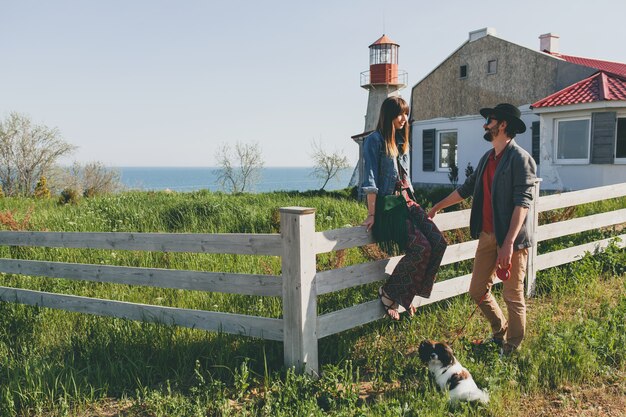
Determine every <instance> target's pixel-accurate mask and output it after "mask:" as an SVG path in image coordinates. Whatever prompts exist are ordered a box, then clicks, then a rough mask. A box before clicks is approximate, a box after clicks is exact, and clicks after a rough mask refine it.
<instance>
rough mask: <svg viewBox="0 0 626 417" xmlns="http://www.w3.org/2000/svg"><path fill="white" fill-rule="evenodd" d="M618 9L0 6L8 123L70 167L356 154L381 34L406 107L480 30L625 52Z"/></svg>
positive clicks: (117, 1) (603, 4)
mask: <svg viewBox="0 0 626 417" xmlns="http://www.w3.org/2000/svg"><path fill="white" fill-rule="evenodd" d="M624 16H626V1H623V0H595V1H593V2H590V1H580V0H526V1H509V0H501V1H499V2H492V1H480V0H474V1H466V0H465V1H460V0H449V1H445V0H444V1H440V2H432V1H423V0H412V1H404V0H396V1H387V0H379V1H371V0H363V1H356V0H354V1H352V0H318V1H299V0H280V1H279V0H249V1H243V0H230V1H229V0H227V1H224V0H222V1H210V0H204V1H200V0H177V1H174V0H170V1H163V0H106V1H105V0H101V1H96V0H54V1H46V0H39V1H33V0H20V1H17V0H0V57H1V64H0V118H1V119H5V118H6V117H7V116H8V115H9V114H10V113H11V112H18V113H21V114H24V115H27V116H28V117H30V118H31V120H32V121H33V122H35V123H37V124H44V125H46V126H48V127H51V128H54V127H56V128H58V129H59V131H60V133H61V135H62V137H63V139H64V140H65V141H67V142H69V143H71V144H73V145H76V146H77V147H78V149H77V150H76V151H75V152H74V153H73V154H72V155H71V156H70V157H68V158H64V160H62V161H61V162H62V163H67V164H69V163H71V162H73V161H78V162H81V163H87V162H101V163H103V164H105V165H107V166H114V167H125V166H144V167H145V166H180V167H186V166H190V167H191V166H194V167H203V166H215V153H216V150H217V149H218V148H219V147H220V146H221V145H222V144H224V143H229V144H235V143H237V142H241V143H253V142H258V143H259V145H260V148H261V149H262V157H263V160H264V161H265V165H266V166H282V167H290V166H311V165H313V163H312V160H311V152H312V142H313V141H316V142H318V143H320V144H321V145H322V148H324V149H325V150H326V151H327V152H335V151H337V152H340V153H343V154H344V155H346V156H347V157H348V159H349V161H350V163H351V164H354V163H355V162H356V158H357V152H358V148H357V145H356V144H355V143H354V142H353V141H352V140H351V139H350V136H352V135H355V134H357V133H361V132H362V131H363V128H364V116H365V111H366V106H367V91H366V90H364V89H362V88H361V87H360V73H361V72H362V71H366V70H368V69H369V61H368V60H369V51H368V46H369V45H370V44H371V43H372V42H374V41H375V40H377V39H378V38H379V37H380V36H381V35H382V34H383V33H385V34H387V36H389V37H390V38H391V39H392V40H394V41H395V42H397V43H398V44H399V45H400V52H399V68H400V69H402V70H405V71H406V72H407V73H408V87H407V88H406V89H404V90H402V93H401V94H402V95H403V97H405V98H406V99H407V101H408V99H409V97H410V89H411V87H412V86H413V85H415V84H416V83H417V82H419V81H420V80H421V79H423V78H424V77H425V76H426V75H427V74H428V73H429V72H430V71H432V70H433V69H434V68H436V67H437V66H438V65H439V64H440V63H441V62H443V61H444V60H445V59H446V58H447V57H448V56H449V55H450V54H451V53H452V52H453V51H454V50H456V49H457V48H458V47H459V46H461V45H462V44H463V43H464V42H465V41H466V40H467V39H468V34H469V32H471V31H474V30H477V29H482V28H485V27H492V28H494V29H495V30H496V32H497V36H498V37H500V38H503V39H505V40H507V41H510V42H513V43H516V44H519V45H522V46H525V47H528V48H531V49H535V50H538V48H539V39H538V37H539V35H541V34H544V33H549V32H551V33H555V34H557V35H559V36H560V50H561V52H562V53H564V54H568V55H576V56H583V57H589V58H599V59H605V60H609V61H618V62H626V41H625V39H626V28H625V26H624Z"/></svg>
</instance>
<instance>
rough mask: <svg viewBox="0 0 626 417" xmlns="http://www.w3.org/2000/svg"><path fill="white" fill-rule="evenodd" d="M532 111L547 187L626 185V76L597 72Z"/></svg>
mask: <svg viewBox="0 0 626 417" xmlns="http://www.w3.org/2000/svg"><path fill="white" fill-rule="evenodd" d="M531 108H532V110H533V112H534V113H535V114H538V115H539V122H535V123H538V124H539V125H540V126H541V128H540V149H541V151H540V155H541V165H540V166H541V177H542V178H543V183H542V185H541V187H542V188H543V189H548V190H570V189H580V188H592V187H597V186H600V185H608V184H615V183H621V182H626V74H624V76H622V75H618V74H612V73H609V72H605V71H598V72H596V73H595V74H593V75H592V76H591V77H588V78H586V79H584V80H581V81H579V82H577V83H575V84H573V85H571V86H569V87H567V88H565V89H563V90H561V91H558V92H556V93H554V94H552V95H550V96H548V97H546V98H544V99H542V100H539V101H537V102H536V103H533V104H532V106H531Z"/></svg>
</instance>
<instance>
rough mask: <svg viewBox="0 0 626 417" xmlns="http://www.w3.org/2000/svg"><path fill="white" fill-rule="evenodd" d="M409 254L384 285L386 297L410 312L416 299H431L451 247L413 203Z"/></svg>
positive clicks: (409, 226)
mask: <svg viewBox="0 0 626 417" xmlns="http://www.w3.org/2000/svg"><path fill="white" fill-rule="evenodd" d="M408 208H409V218H408V220H407V226H408V227H407V229H408V233H409V239H408V242H407V247H406V253H405V255H404V256H403V257H402V259H401V260H400V262H398V265H397V266H396V268H395V269H394V270H393V273H392V274H391V276H390V277H389V279H388V280H387V282H386V283H385V285H383V290H384V291H385V294H387V296H389V297H390V298H391V299H392V300H394V301H395V302H396V303H398V304H400V305H401V306H402V307H404V308H405V309H406V310H408V309H409V306H410V305H411V302H412V301H413V297H415V296H416V295H419V296H420V297H424V298H428V297H430V293H431V292H432V289H433V284H434V283H435V276H436V275H437V271H438V270H439V266H440V265H441V259H442V258H443V254H444V252H445V251H446V248H447V246H448V244H447V242H446V240H445V238H444V236H443V234H442V233H441V232H440V231H439V229H438V228H437V226H436V225H435V223H434V222H433V221H432V220H431V219H430V218H429V217H428V216H427V214H426V212H425V211H424V209H422V207H421V206H420V205H419V204H417V203H415V202H413V201H411V200H409V201H408Z"/></svg>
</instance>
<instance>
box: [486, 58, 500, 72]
mask: <svg viewBox="0 0 626 417" xmlns="http://www.w3.org/2000/svg"><path fill="white" fill-rule="evenodd" d="M496 72H498V60H497V59H492V60H490V61H488V62H487V74H495V73H496Z"/></svg>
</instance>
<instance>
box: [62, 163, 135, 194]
mask: <svg viewBox="0 0 626 417" xmlns="http://www.w3.org/2000/svg"><path fill="white" fill-rule="evenodd" d="M54 188H55V189H58V190H73V191H74V192H75V193H76V194H77V195H81V194H82V195H83V196H84V197H93V196H95V195H99V194H111V193H114V192H116V191H119V190H121V189H122V188H123V186H122V183H121V181H120V173H119V171H118V170H116V169H113V168H107V167H105V166H104V165H103V164H102V162H98V161H96V162H88V163H86V164H85V165H82V164H81V163H79V162H74V164H72V166H71V167H69V168H65V169H63V170H61V171H57V172H55V174H54Z"/></svg>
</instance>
